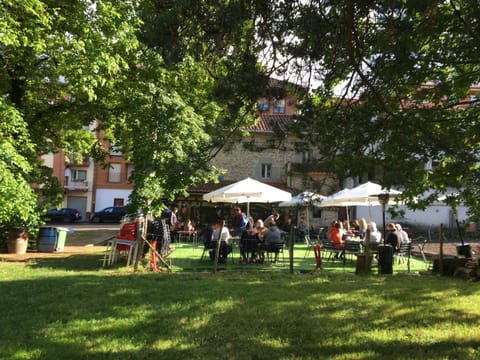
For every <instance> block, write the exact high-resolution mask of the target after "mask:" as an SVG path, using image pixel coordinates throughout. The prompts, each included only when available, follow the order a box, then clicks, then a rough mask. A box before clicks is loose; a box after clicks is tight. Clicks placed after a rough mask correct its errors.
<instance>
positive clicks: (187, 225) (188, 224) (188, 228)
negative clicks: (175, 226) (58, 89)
mask: <svg viewBox="0 0 480 360" xmlns="http://www.w3.org/2000/svg"><path fill="white" fill-rule="evenodd" d="M183 231H188V232H189V233H191V232H193V231H195V227H194V226H193V225H192V220H190V219H188V220H187V222H186V223H185V226H184V227H183Z"/></svg>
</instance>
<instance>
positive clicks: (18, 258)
mask: <svg viewBox="0 0 480 360" xmlns="http://www.w3.org/2000/svg"><path fill="white" fill-rule="evenodd" d="M108 230H109V229H108ZM105 240H106V238H105V235H103V236H101V237H99V238H95V237H93V238H92V237H89V238H84V239H79V240H70V239H69V238H68V235H67V241H66V244H65V247H64V249H63V251H60V252H39V251H34V250H33V251H31V250H29V251H27V253H26V254H7V253H0V261H11V262H26V261H28V260H30V259H40V258H48V257H68V256H71V255H76V254H89V253H91V254H94V253H99V252H101V251H103V250H104V247H103V246H102V245H103V244H104V242H105Z"/></svg>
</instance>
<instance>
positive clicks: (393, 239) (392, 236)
mask: <svg viewBox="0 0 480 360" xmlns="http://www.w3.org/2000/svg"><path fill="white" fill-rule="evenodd" d="M386 230H387V231H386V235H385V245H390V246H391V247H392V248H393V252H397V251H398V247H399V246H398V245H399V242H398V232H397V228H396V226H395V224H393V223H389V224H387V229H386Z"/></svg>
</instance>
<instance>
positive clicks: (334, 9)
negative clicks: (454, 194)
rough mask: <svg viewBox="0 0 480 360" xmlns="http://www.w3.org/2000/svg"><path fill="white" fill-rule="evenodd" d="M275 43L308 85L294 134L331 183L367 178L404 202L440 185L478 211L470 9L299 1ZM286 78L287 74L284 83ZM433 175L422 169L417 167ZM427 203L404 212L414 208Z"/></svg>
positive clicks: (462, 5) (475, 12) (475, 62)
mask: <svg viewBox="0 0 480 360" xmlns="http://www.w3.org/2000/svg"><path fill="white" fill-rule="evenodd" d="M289 7H295V8H296V11H295V12H294V13H295V14H298V16H297V17H293V18H291V21H292V22H291V23H290V26H289V27H288V29H285V33H284V34H283V35H282V36H281V37H282V38H284V39H290V41H287V42H284V43H282V44H281V46H278V47H277V48H278V52H279V53H280V55H277V56H279V57H280V56H281V57H283V58H292V59H295V61H290V62H289V66H290V68H289V69H285V70H288V71H290V73H291V74H293V76H301V78H302V79H303V80H305V79H307V80H308V81H310V85H312V87H313V88H314V91H313V92H311V93H310V94H309V96H308V97H307V98H306V99H304V101H303V105H302V108H301V114H302V116H300V117H299V122H298V123H297V124H296V129H297V131H302V130H303V129H305V127H306V126H308V127H309V128H311V129H314V130H313V131H310V132H309V134H308V137H307V141H309V142H310V143H311V144H312V146H314V147H317V148H318V149H319V150H320V154H322V159H321V160H322V161H323V162H324V163H325V164H326V166H328V167H329V168H330V169H332V170H333V171H335V172H336V173H337V174H338V175H339V177H340V178H345V177H347V176H362V175H364V174H367V173H373V172H374V171H376V172H377V173H378V174H379V179H381V182H382V184H383V185H385V186H387V187H389V186H403V187H405V196H406V197H407V198H410V199H413V197H414V196H417V195H419V194H422V193H424V192H425V191H427V190H429V189H433V190H435V193H433V194H432V195H431V197H429V198H428V199H426V202H431V201H432V200H433V199H436V198H438V196H439V194H441V193H444V192H446V191H447V187H454V188H458V189H459V191H460V194H461V195H460V197H459V198H458V200H459V201H460V199H461V201H463V202H465V204H466V205H469V206H470V210H471V211H472V215H476V216H477V217H478V215H480V210H479V209H478V208H477V206H476V204H478V196H479V195H478V194H480V191H479V190H480V189H479V185H480V184H479V181H478V179H479V162H478V161H479V151H480V146H479V145H480V144H479V139H478V134H479V131H480V128H479V126H480V124H479V121H478V120H479V119H478V116H479V112H478V98H477V96H475V94H472V93H471V92H470V90H471V87H472V86H474V85H478V84H479V83H480V66H479V65H480V60H479V59H480V56H479V55H480V53H479V50H480V48H479V46H478V43H479V42H478V40H479V36H480V35H479V34H480V33H479V31H478V30H479V20H478V19H479V15H480V7H479V3H478V2H477V1H421V2H418V1H410V0H404V1H366V2H361V3H359V2H355V1H352V0H350V1H346V2H340V3H339V2H335V1H306V2H305V1H303V2H295V5H292V4H290V5H285V10H286V9H287V8H289ZM290 76H292V75H290ZM429 162H430V163H433V165H434V166H433V167H431V168H427V169H426V168H425V166H424V165H425V164H426V163H429ZM426 202H422V201H420V202H417V204H416V205H415V204H412V205H413V206H417V207H422V206H424V205H425V203H426Z"/></svg>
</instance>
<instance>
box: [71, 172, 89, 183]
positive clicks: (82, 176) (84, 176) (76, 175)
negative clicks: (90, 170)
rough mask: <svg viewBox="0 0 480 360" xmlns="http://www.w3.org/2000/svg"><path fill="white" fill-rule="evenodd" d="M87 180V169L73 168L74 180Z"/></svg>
mask: <svg viewBox="0 0 480 360" xmlns="http://www.w3.org/2000/svg"><path fill="white" fill-rule="evenodd" d="M85 180H87V170H73V177H72V181H76V182H77V181H85Z"/></svg>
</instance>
